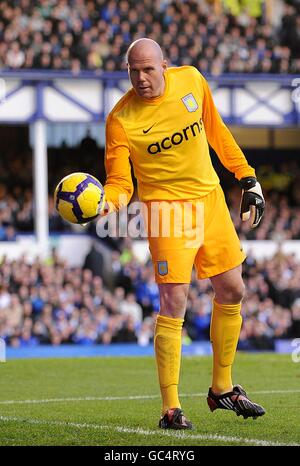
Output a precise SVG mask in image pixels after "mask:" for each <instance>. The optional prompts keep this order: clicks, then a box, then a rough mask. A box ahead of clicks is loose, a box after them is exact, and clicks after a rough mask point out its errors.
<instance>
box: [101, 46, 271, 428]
mask: <svg viewBox="0 0 300 466" xmlns="http://www.w3.org/2000/svg"><path fill="white" fill-rule="evenodd" d="M126 58H127V64H128V72H129V77H130V80H131V83H132V89H130V90H129V91H128V92H127V93H126V94H125V96H123V97H122V98H121V99H120V100H119V102H118V103H117V104H116V106H115V107H114V108H113V110H112V111H111V113H110V114H109V116H108V118H107V123H106V158H105V164H106V173H107V180H106V184H105V187H104V189H105V194H106V200H107V204H106V207H107V208H106V210H105V211H104V212H102V214H106V213H108V212H111V211H114V210H118V209H120V208H121V207H123V206H124V205H126V204H127V203H128V202H129V200H130V198H131V196H132V194H133V184H132V178H131V167H130V160H131V162H132V166H133V169H134V173H135V176H136V178H137V183H138V194H139V199H140V201H143V204H144V205H145V206H146V207H147V209H146V212H148V217H147V218H146V220H147V222H148V240H149V246H150V252H151V256H152V261H153V266H154V270H155V277H156V282H157V283H158V287H159V294H160V311H159V314H158V316H157V321H156V327H155V335H154V347H155V355H156V362H157V370H158V378H159V384H160V390H161V396H162V413H161V418H160V420H159V426H160V427H161V428H163V429H190V428H192V424H191V422H190V421H189V420H188V419H187V417H186V416H185V415H184V413H183V411H182V409H181V404H180V400H179V395H178V383H179V372H180V360H181V333H182V325H183V321H184V316H185V310H186V302H187V297H188V290H189V284H190V280H191V272H192V268H193V265H195V268H196V272H197V278H198V279H203V278H210V280H211V284H212V286H213V289H214V299H213V312H212V318H211V327H210V336H211V342H212V347H213V374H212V384H211V387H210V388H209V391H208V396H207V402H208V405H209V408H210V409H211V411H214V410H215V409H217V408H221V409H226V410H231V411H234V412H235V413H236V414H237V415H242V416H243V417H244V418H247V417H253V418H256V417H258V416H262V415H263V414H264V413H265V411H264V409H263V408H262V407H261V406H259V405H258V404H256V403H253V402H252V401H251V400H250V399H249V398H248V397H247V394H246V392H245V391H244V389H243V388H242V387H241V386H240V385H235V384H233V382H232V378H231V375H232V374H231V372H232V365H233V362H234V357H235V352H236V347H237V343H238V338H239V334H240V329H241V324H242V318H241V302H242V299H243V295H244V283H243V280H242V266H241V264H242V262H243V261H244V259H245V257H246V256H245V254H244V252H243V251H242V249H241V247H240V242H239V239H238V237H237V234H236V231H235V229H234V226H233V223H232V221H231V218H230V215H229V211H228V208H227V205H226V203H225V200H224V194H223V191H222V189H221V187H220V184H219V179H218V176H217V174H216V172H215V170H214V168H213V166H212V163H211V159H210V156H209V148H208V144H210V146H211V147H212V148H213V149H214V150H215V152H216V153H217V155H218V157H219V158H220V160H221V162H222V163H223V165H224V166H225V167H226V168H227V169H228V170H230V171H231V172H233V173H234V175H235V177H236V178H237V180H238V181H239V184H240V186H241V189H242V199H241V210H240V215H241V218H242V220H250V222H251V226H252V227H256V226H257V225H258V224H259V222H260V220H261V218H262V215H263V212H264V205H265V204H264V199H263V195H262V191H261V187H260V184H259V183H258V181H257V180H256V177H255V172H254V169H253V168H252V167H250V166H249V164H248V163H247V160H246V158H245V156H244V154H243V153H242V151H241V150H240V148H239V147H238V145H237V144H236V142H235V140H234V138H233V136H232V135H231V133H230V132H229V130H228V129H227V127H226V126H225V124H224V123H223V121H222V119H221V117H220V115H219V113H218V111H217V109H216V107H215V105H214V102H213V99H212V95H211V92H210V89H209V87H208V84H207V82H206V80H205V79H204V78H203V76H202V75H201V74H200V73H199V71H198V70H197V69H195V68H194V67H191V66H182V67H178V68H167V64H166V61H165V60H164V58H163V55H162V51H161V48H160V47H159V45H158V44H157V43H156V42H154V41H153V40H151V39H146V38H145V39H138V40H137V41H135V42H133V43H132V44H131V46H130V47H129V49H128V52H127V57H126ZM187 202H188V203H189V205H190V206H191V208H190V210H189V218H188V220H189V222H190V223H189V225H191V227H190V228H189V229H188V231H187V228H185V227H184V225H186V223H185V222H182V223H184V225H182V226H181V228H182V229H181V235H178V222H176V221H175V220H174V219H175V217H176V216H175V214H174V215H170V216H169V220H170V219H171V220H170V221H171V225H170V230H169V231H170V233H169V234H168V236H165V235H164V234H162V233H161V229H162V228H164V225H165V223H166V218H165V217H166V216H165V213H166V211H167V210H168V208H169V207H170V205H172V206H175V210H176V209H177V211H178V210H179V211H182V212H183V210H184V206H185V205H186V203H187ZM154 204H155V205H156V206H157V204H159V206H162V208H159V209H158V221H159V222H160V223H159V231H158V234H153V232H152V229H151V228H150V227H149V225H150V224H151V218H150V217H151V215H154V214H153V212H154V211H153V210H152V207H153V206H154ZM199 205H200V206H201V208H200V209H198V207H199ZM149 212H151V215H150V214H149ZM198 212H200V213H201V219H202V222H200V226H199V222H198V220H197V219H198V217H197V213H198ZM146 215H147V213H146ZM172 222H173V223H172ZM197 229H198V230H201V229H202V232H203V234H200V235H199V234H197V233H199V231H198V230H197ZM175 230H176V231H175ZM156 233H157V232H156ZM191 233H192V235H191ZM193 235H195V240H194V241H192V244H191V242H189V241H188V240H189V239H190V238H191V237H193Z"/></svg>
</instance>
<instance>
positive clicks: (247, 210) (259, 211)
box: [239, 176, 265, 228]
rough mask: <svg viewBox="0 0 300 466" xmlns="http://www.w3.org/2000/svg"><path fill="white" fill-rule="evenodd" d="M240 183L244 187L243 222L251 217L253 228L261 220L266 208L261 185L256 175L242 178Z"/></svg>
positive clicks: (242, 202) (241, 214)
mask: <svg viewBox="0 0 300 466" xmlns="http://www.w3.org/2000/svg"><path fill="white" fill-rule="evenodd" d="M239 183H240V186H241V188H242V197H241V205H240V217H241V219H242V221H243V222H245V221H247V220H249V219H250V224H251V228H255V227H257V225H258V224H259V222H260V221H261V219H262V217H263V214H264V210H265V200H264V196H263V193H262V189H261V186H260V184H259V182H258V181H257V179H256V178H255V177H254V176H247V177H245V178H242V179H241V180H240V182H239Z"/></svg>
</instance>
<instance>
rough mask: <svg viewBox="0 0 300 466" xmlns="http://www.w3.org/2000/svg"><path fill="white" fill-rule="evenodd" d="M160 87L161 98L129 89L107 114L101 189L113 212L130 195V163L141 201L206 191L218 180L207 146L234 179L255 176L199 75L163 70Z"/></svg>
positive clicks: (189, 70)
mask: <svg viewBox="0 0 300 466" xmlns="http://www.w3.org/2000/svg"><path fill="white" fill-rule="evenodd" d="M165 84H166V85H165V90H164V94H163V95H162V96H160V97H156V98H153V99H144V98H141V97H139V96H138V95H137V94H136V93H135V91H134V89H130V90H129V91H128V92H127V93H126V94H125V95H124V96H123V97H122V98H121V99H120V101H119V102H118V103H117V105H116V106H115V107H114V108H113V110H112V111H111V112H110V114H109V115H108V118H107V122H106V154H105V168H106V174H107V179H106V184H105V187H104V189H105V194H106V199H107V201H108V202H110V203H112V204H113V206H114V208H115V209H119V208H120V207H122V206H123V205H126V204H127V203H128V202H129V200H130V198H131V196H132V193H133V184H132V178H131V167H130V162H129V159H130V160H131V162H132V166H133V170H134V174H135V177H136V179H137V183H138V196H139V199H140V200H141V201H152V200H180V199H181V200H187V199H196V198H201V197H203V196H206V195H207V194H208V193H210V192H211V191H212V190H213V189H214V188H215V187H216V186H217V185H218V184H219V178H218V176H217V174H216V172H215V170H214V168H213V166H212V162H211V159H210V155H209V148H208V144H210V145H211V147H212V148H213V149H214V150H215V152H216V153H217V155H218V157H219V159H220V160H221V162H222V164H223V165H224V166H225V167H226V168H227V169H228V170H230V171H231V172H233V173H234V174H235V177H236V178H237V179H241V178H243V177H244V176H255V171H254V169H253V168H252V167H250V166H249V164H248V162H247V160H246V158H245V156H244V154H243V152H242V151H241V149H240V148H239V146H238V145H237V143H236V142H235V140H234V138H233V136H232V135H231V133H230V131H229V130H228V128H227V127H226V125H225V124H224V122H223V121H222V119H221V117H220V115H219V113H218V111H217V109H216V107H215V104H214V102H213V99H212V95H211V92H210V89H209V87H208V84H207V82H206V80H205V79H204V77H203V76H202V75H201V73H199V71H198V70H197V69H196V68H194V67H192V66H182V67H178V68H168V69H167V70H166V72H165ZM120 195H123V196H121V197H120Z"/></svg>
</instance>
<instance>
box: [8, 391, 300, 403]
mask: <svg viewBox="0 0 300 466" xmlns="http://www.w3.org/2000/svg"><path fill="white" fill-rule="evenodd" d="M249 393H251V394H255V395H276V394H285V393H300V390H299V389H296V390H292V389H291V390H260V391H253V392H249ZM201 396H207V393H183V394H181V395H180V397H181V398H196V397H201ZM158 398H160V395H132V396H85V397H66V398H44V399H40V400H3V401H0V405H15V404H16V405H22V404H44V403H69V402H73V401H127V400H154V399H158Z"/></svg>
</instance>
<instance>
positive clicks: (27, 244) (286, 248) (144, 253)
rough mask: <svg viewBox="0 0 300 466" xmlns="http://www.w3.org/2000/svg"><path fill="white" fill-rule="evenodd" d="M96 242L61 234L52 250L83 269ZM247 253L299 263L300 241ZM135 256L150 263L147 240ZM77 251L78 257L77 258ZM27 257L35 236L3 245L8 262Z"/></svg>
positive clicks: (136, 245)
mask: <svg viewBox="0 0 300 466" xmlns="http://www.w3.org/2000/svg"><path fill="white" fill-rule="evenodd" d="M94 241H95V240H94V239H93V238H91V237H90V236H89V235H85V234H81V235H77V234H60V235H50V249H51V248H55V249H56V251H57V253H58V255H59V256H60V257H62V258H63V259H65V260H66V261H67V262H68V264H69V265H70V266H71V267H80V266H82V265H83V263H84V260H85V257H86V255H87V254H88V252H89V251H90V249H91V246H92V244H93V242H94ZM96 242H97V244H98V246H99V247H100V248H101V246H102V250H101V252H102V253H104V254H105V253H107V254H109V253H108V252H107V249H106V248H105V246H104V245H103V244H102V242H101V240H97V241H96ZM242 245H243V248H244V250H245V252H246V253H250V252H251V255H252V256H253V257H254V258H256V259H258V260H259V259H265V258H271V257H272V256H274V254H275V253H276V252H277V251H279V250H280V251H282V252H283V253H286V254H295V255H296V257H297V259H299V260H300V241H298V240H291V241H283V242H282V243H280V242H275V241H271V240H268V241H259V240H253V241H242ZM132 249H133V253H134V255H135V256H136V257H137V259H138V260H140V261H141V262H142V263H145V262H146V261H147V260H148V259H149V257H150V256H149V247H148V242H147V241H145V240H140V241H139V240H136V241H133V243H132ZM74 251H76V254H74ZM22 255H26V257H27V259H28V260H29V261H31V260H34V258H35V257H37V256H39V249H38V246H37V243H36V241H35V237H34V236H33V235H18V237H17V240H16V241H15V242H0V257H3V256H6V257H7V258H8V259H9V260H13V259H17V258H19V257H21V256H22Z"/></svg>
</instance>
